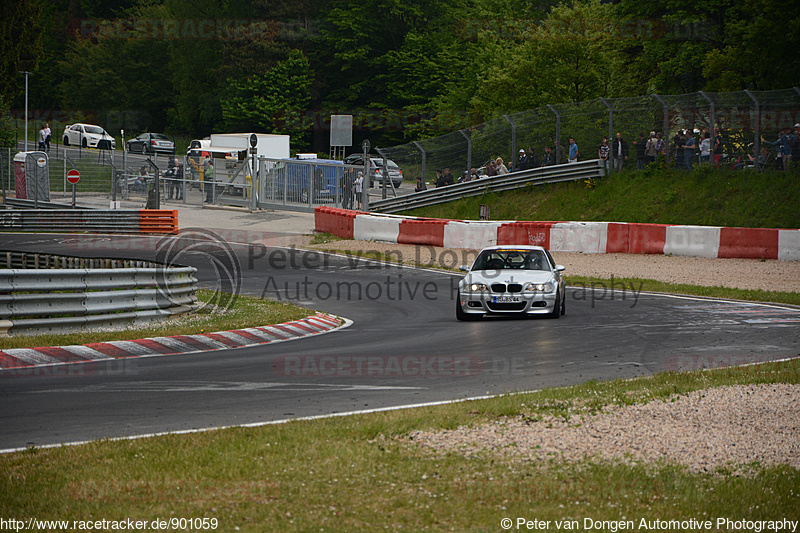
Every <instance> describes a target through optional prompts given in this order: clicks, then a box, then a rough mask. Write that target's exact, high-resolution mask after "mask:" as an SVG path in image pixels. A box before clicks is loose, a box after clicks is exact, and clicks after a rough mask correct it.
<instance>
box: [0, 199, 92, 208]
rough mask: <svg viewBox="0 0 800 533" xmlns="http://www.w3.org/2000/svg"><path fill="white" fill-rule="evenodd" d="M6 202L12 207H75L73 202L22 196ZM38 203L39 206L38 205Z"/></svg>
mask: <svg viewBox="0 0 800 533" xmlns="http://www.w3.org/2000/svg"><path fill="white" fill-rule="evenodd" d="M5 204H6V205H7V206H11V207H21V208H24V209H73V207H72V204H59V203H56V202H43V201H41V200H39V201H35V200H23V199H20V198H8V197H7V198H6V199H5ZM37 205H38V207H37ZM74 209H91V207H81V206H78V205H76V206H75V207H74Z"/></svg>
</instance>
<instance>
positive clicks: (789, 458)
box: [408, 384, 800, 472]
mask: <svg viewBox="0 0 800 533" xmlns="http://www.w3.org/2000/svg"><path fill="white" fill-rule="evenodd" d="M799 400H800V386H798V385H790V384H770V385H747V386H728V387H719V388H712V389H705V390H701V391H695V392H692V393H689V394H687V395H684V396H680V397H675V398H674V401H672V399H671V400H668V401H661V400H655V401H651V402H649V403H646V404H637V405H627V406H623V407H620V406H612V407H607V408H605V409H604V410H603V412H602V413H598V414H596V415H583V416H579V415H574V416H571V417H570V418H569V419H567V420H565V419H564V418H557V417H552V416H544V417H542V418H541V420H536V421H531V419H530V418H525V419H522V418H507V419H503V420H499V421H496V422H492V423H487V424H483V425H480V426H477V427H461V428H458V429H455V430H451V431H440V432H423V431H417V432H413V433H411V434H410V435H409V437H408V442H413V443H416V444H418V445H421V446H425V447H427V448H429V449H431V450H434V451H437V452H443V453H444V452H455V453H460V454H463V455H465V456H470V455H473V454H486V453H492V454H498V455H502V456H505V457H508V458H510V459H512V460H513V459H515V458H516V459H525V460H530V459H535V460H539V461H548V460H552V459H554V460H565V461H580V460H583V459H584V458H596V459H600V460H612V461H613V460H621V461H634V462H655V461H659V460H666V461H667V462H670V463H678V464H682V465H685V466H687V467H688V468H689V470H691V471H693V472H713V471H715V470H716V469H719V468H733V469H734V470H737V471H738V470H739V467H740V466H741V465H748V464H752V463H756V462H757V463H759V464H762V465H780V464H788V465H790V466H792V467H794V468H800V410H799V409H797V403H798V401H799Z"/></svg>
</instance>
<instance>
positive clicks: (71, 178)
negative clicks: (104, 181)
mask: <svg viewBox="0 0 800 533" xmlns="http://www.w3.org/2000/svg"><path fill="white" fill-rule="evenodd" d="M80 179H81V173H80V172H78V171H77V170H75V169H74V168H73V169H72V170H70V171H69V172H67V181H68V182H70V183H71V184H73V185H75V184H76V183H78V182H79V181H80Z"/></svg>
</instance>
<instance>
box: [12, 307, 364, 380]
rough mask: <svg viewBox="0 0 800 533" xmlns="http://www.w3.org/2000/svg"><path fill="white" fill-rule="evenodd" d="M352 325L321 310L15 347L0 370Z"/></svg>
mask: <svg viewBox="0 0 800 533" xmlns="http://www.w3.org/2000/svg"><path fill="white" fill-rule="evenodd" d="M350 324H351V322H350V321H349V320H347V319H342V318H339V317H336V316H333V315H328V314H325V313H317V314H316V315H311V316H308V317H306V318H303V319H300V320H294V321H292V322H285V323H283V324H275V325H272V326H263V327H258V328H245V329H237V330H232V331H217V332H214V333H200V334H197V335H173V336H170V337H150V338H146V339H137V340H130V341H109V342H94V343H91V344H84V345H73V346H60V347H46V348H13V349H10V350H2V351H0V370H3V369H12V368H24V367H32V366H43V365H57V364H65V363H85V362H89V361H103V360H108V359H122V358H127V357H147V356H160V355H179V354H186V353H196V352H207V351H214V350H229V349H232V348H244V347H247V346H255V345H261V344H271V343H276V342H283V341H289V340H295V339H301V338H303V337H309V336H312V335H319V334H322V333H328V332H330V331H333V330H335V329H337V328H340V327H344V326H349V325H350Z"/></svg>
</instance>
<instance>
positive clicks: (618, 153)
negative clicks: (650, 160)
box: [611, 132, 628, 172]
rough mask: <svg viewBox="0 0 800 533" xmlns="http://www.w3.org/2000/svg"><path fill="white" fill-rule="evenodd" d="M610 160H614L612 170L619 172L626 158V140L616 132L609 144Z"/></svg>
mask: <svg viewBox="0 0 800 533" xmlns="http://www.w3.org/2000/svg"><path fill="white" fill-rule="evenodd" d="M611 160H612V161H613V162H614V172H621V171H622V167H623V165H624V164H625V161H627V160H628V141H626V140H625V139H623V138H622V134H621V133H619V132H617V138H616V139H615V140H614V142H613V143H612V144H611Z"/></svg>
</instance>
